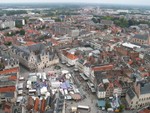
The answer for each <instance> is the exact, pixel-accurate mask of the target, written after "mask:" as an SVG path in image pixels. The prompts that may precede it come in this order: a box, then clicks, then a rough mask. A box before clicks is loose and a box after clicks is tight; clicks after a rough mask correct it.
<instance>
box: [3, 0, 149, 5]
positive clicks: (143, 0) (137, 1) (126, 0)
mask: <svg viewBox="0 0 150 113" xmlns="http://www.w3.org/2000/svg"><path fill="white" fill-rule="evenodd" d="M29 2H32V3H37V2H43V3H44V2H49V3H55V2H61V3H62V2H65V3H66V2H73V3H76V2H77V3H78V2H82V3H114V4H131V5H150V0H0V3H29Z"/></svg>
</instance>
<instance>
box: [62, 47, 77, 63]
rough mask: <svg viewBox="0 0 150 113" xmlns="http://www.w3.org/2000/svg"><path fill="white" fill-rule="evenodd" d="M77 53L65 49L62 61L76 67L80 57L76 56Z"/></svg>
mask: <svg viewBox="0 0 150 113" xmlns="http://www.w3.org/2000/svg"><path fill="white" fill-rule="evenodd" d="M75 52H76V50H70V49H68V50H67V49H63V50H62V53H61V58H62V61H65V62H66V63H68V64H69V65H75V64H76V62H77V60H78V56H77V55H76V54H75Z"/></svg>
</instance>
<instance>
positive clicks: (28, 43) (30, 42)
mask: <svg viewBox="0 0 150 113" xmlns="http://www.w3.org/2000/svg"><path fill="white" fill-rule="evenodd" d="M34 44H36V43H35V42H32V41H28V42H26V44H25V46H31V45H34Z"/></svg>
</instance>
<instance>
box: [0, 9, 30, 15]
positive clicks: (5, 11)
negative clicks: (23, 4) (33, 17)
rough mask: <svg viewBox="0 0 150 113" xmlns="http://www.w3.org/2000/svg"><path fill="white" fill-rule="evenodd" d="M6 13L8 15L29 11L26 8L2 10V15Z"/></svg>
mask: <svg viewBox="0 0 150 113" xmlns="http://www.w3.org/2000/svg"><path fill="white" fill-rule="evenodd" d="M4 14H6V15H8V16H10V15H15V14H27V11H25V10H15V11H9V10H0V16H3V15H4Z"/></svg>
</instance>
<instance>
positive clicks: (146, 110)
mask: <svg viewBox="0 0 150 113" xmlns="http://www.w3.org/2000/svg"><path fill="white" fill-rule="evenodd" d="M139 113H150V110H148V109H144V110H142V111H140V112H139Z"/></svg>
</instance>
